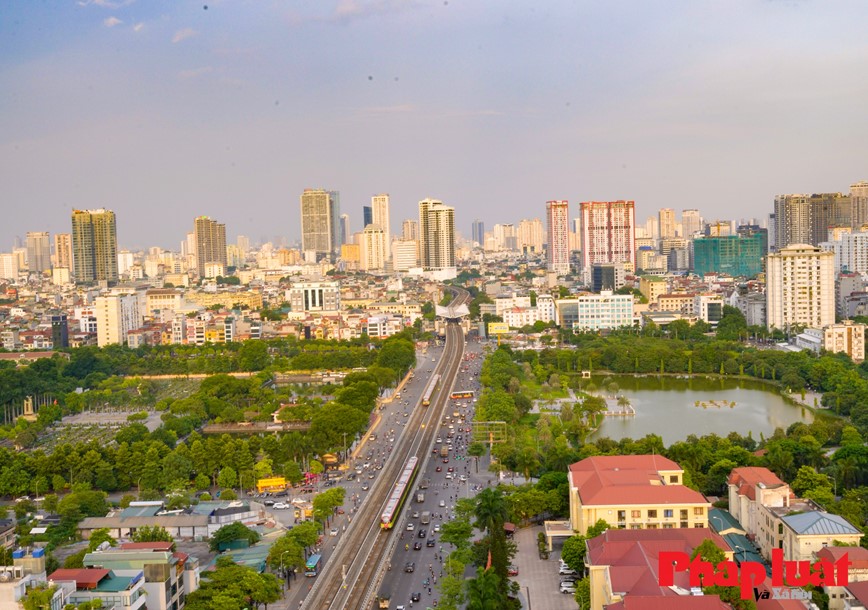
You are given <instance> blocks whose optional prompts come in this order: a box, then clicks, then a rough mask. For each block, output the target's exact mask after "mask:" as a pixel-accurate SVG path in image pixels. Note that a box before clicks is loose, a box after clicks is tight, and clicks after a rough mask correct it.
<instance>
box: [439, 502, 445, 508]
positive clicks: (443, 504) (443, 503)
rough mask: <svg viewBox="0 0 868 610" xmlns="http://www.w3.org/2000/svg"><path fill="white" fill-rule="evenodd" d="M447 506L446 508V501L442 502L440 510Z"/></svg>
mask: <svg viewBox="0 0 868 610" xmlns="http://www.w3.org/2000/svg"><path fill="white" fill-rule="evenodd" d="M445 506H446V500H440V508H443V507H445Z"/></svg>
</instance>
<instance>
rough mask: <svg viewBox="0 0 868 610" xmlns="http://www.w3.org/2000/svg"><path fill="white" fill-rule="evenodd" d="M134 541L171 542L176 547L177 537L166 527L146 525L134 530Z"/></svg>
mask: <svg viewBox="0 0 868 610" xmlns="http://www.w3.org/2000/svg"><path fill="white" fill-rule="evenodd" d="M133 542H171V543H172V545H173V548H174V543H175V539H174V538H172V535H171V534H169V532H167V531H166V528H164V527H160V526H158V525H154V526H150V525H145V526H143V527H140V528H137V529H136V531H135V532H133Z"/></svg>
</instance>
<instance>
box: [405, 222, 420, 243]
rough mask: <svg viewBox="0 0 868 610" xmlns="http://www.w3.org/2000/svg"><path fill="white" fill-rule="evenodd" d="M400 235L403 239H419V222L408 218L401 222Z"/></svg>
mask: <svg viewBox="0 0 868 610" xmlns="http://www.w3.org/2000/svg"><path fill="white" fill-rule="evenodd" d="M401 237H402V238H403V239H404V241H413V240H418V239H419V223H418V222H417V221H415V220H410V219H409V218H408V219H407V220H405V221H404V222H403V223H402V224H401Z"/></svg>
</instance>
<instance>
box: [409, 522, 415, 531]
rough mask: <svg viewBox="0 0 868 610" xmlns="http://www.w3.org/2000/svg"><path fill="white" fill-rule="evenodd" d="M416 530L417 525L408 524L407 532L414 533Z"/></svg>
mask: <svg viewBox="0 0 868 610" xmlns="http://www.w3.org/2000/svg"><path fill="white" fill-rule="evenodd" d="M414 529H416V526H415V525H413V524H412V523H408V524H407V531H408V532H412V531H413V530H414Z"/></svg>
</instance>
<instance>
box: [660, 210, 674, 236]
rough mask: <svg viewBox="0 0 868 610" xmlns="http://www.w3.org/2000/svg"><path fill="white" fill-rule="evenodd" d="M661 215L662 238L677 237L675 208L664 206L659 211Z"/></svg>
mask: <svg viewBox="0 0 868 610" xmlns="http://www.w3.org/2000/svg"><path fill="white" fill-rule="evenodd" d="M659 217H660V239H670V238H672V237H675V210H673V209H672V208H662V209H661V210H660V212H659Z"/></svg>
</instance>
